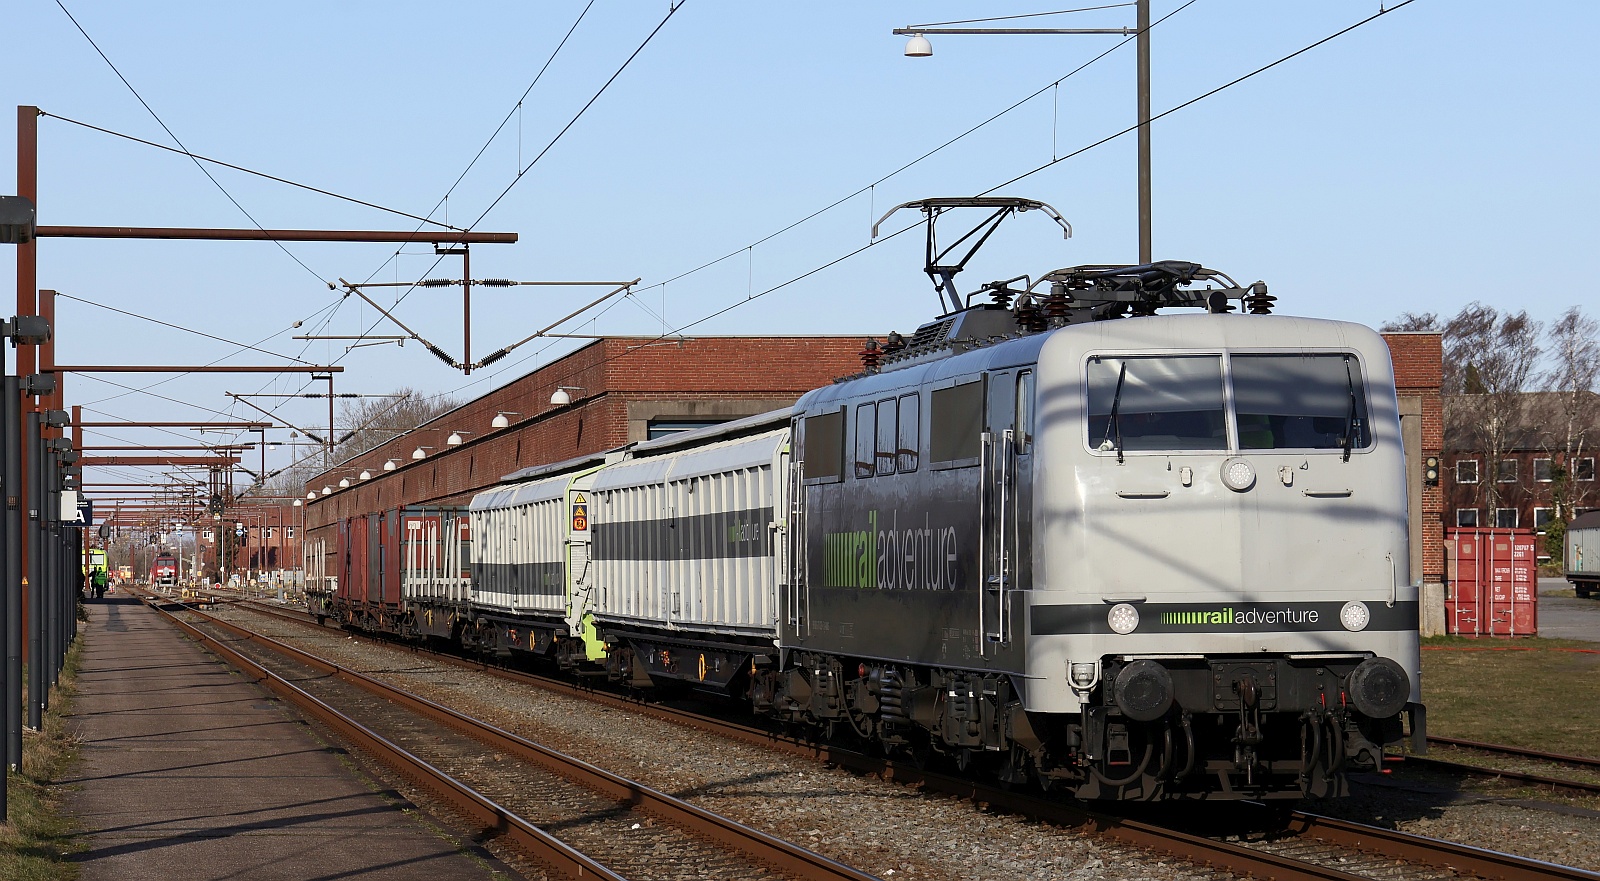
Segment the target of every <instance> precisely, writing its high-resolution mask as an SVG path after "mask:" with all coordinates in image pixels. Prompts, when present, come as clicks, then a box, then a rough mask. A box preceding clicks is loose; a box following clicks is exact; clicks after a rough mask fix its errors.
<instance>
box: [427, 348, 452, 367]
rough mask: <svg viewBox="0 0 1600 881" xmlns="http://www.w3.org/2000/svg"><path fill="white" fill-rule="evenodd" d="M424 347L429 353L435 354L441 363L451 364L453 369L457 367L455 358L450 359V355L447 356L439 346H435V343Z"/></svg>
mask: <svg viewBox="0 0 1600 881" xmlns="http://www.w3.org/2000/svg"><path fill="white" fill-rule="evenodd" d="M423 345H424V346H426V347H427V349H428V351H430V352H432V353H433V356H434V357H435V358H438V359H439V360H440V361H443V362H444V363H446V364H449V365H450V366H451V367H454V366H456V359H454V358H452V357H450V356H449V355H447V354H445V351H444V350H443V349H441V348H439V347H438V346H436V345H434V344H433V343H423Z"/></svg>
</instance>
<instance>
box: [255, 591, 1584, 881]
mask: <svg viewBox="0 0 1600 881" xmlns="http://www.w3.org/2000/svg"><path fill="white" fill-rule="evenodd" d="M224 614H225V615H226V616H228V617H240V618H248V623H249V624H250V625H251V626H252V627H255V628H258V629H260V630H262V631H264V632H266V633H268V634H278V635H280V638H283V639H284V640H285V641H287V642H292V643H294V644H297V645H303V646H304V647H306V648H307V649H308V650H313V651H316V652H318V653H319V654H324V655H325V656H327V657H329V658H330V659H331V660H335V661H338V662H339V663H343V664H346V665H348V666H351V667H353V668H354V669H358V670H362V671H363V672H367V673H370V674H372V675H381V676H382V677H383V678H385V679H386V680H389V681H393V682H395V683H396V684H398V685H401V686H403V687H405V688H407V689H408V690H411V691H413V692H415V693H417V694H420V695H423V696H425V697H428V698H429V699H431V700H434V701H437V702H439V703H442V704H445V705H447V706H450V707H453V708H455V709H457V710H459V711H461V712H464V713H467V714H470V715H473V716H475V717H477V718H480V719H483V720H485V721H488V722H491V723H493V724H495V725H498V726H500V727H502V728H505V729H507V730H510V731H513V732H516V733H517V734H520V735H522V736H523V737H526V738H528V739H529V740H533V741H535V742H538V743H541V744H544V745H546V746H549V747H551V748H554V749H558V750H561V751H562V752H565V753H568V754H569V755H573V756H576V757H578V758H581V759H584V760H585V761H588V762H591V763H593V764H595V765H598V766H600V767H603V768H606V769H607V770H610V771H612V772H613V773H616V774H620V775H622V776H625V777H629V778H632V779H634V780H638V781H640V782H642V783H645V784H646V785H649V786H651V787H654V788H656V789H660V790H662V791H665V792H669V793H671V794H673V795H677V796H679V797H683V798H688V799H689V800H691V801H694V802H695V803H696V804H699V805H701V806H703V807H705V808H707V809H708V810H712V811H715V812H717V813H719V814H722V815H724V816H727V817H730V818H732V819H735V820H738V821H739V822H742V823H745V824H747V825H750V826H753V827H755V828H758V829H761V830H763V831H766V832H768V833H770V834H773V835H777V836H780V837H783V838H786V839H788V840H790V841H793V842H795V843H797V844H801V845H803V846H806V847H809V848H810V849H812V850H815V851H817V852H818V853H821V854H824V855H826V856H829V857H831V858H833V859H835V860H838V861H840V862H844V863H848V864H850V865H853V866H856V867H857V868H860V869H862V870H863V871H866V872H869V873H872V874H875V875H878V876H880V877H882V878H885V879H888V878H896V879H898V878H918V879H974V878H1002V877H1003V878H1008V879H1087V878H1109V879H1135V878H1162V879H1166V878H1172V879H1190V878H1225V877H1231V876H1229V875H1227V874H1225V873H1218V872H1214V871H1212V870H1208V869H1205V868H1204V867H1199V866H1194V865H1192V864H1189V863H1185V862H1181V861H1176V860H1165V859H1162V858H1161V857H1160V856H1158V855H1153V854H1150V853H1148V852H1144V851H1140V850H1137V849H1133V848H1128V847H1124V846H1122V845H1118V844H1115V843H1111V842H1107V841H1104V840H1101V839H1098V838H1096V837H1094V836H1091V835H1086V834H1082V833H1076V832H1073V831H1069V830H1063V829H1059V828H1056V827H1053V826H1049V825H1046V824H1041V823H1035V822H1031V821H1027V820H1023V819H1020V818H1017V817H1014V816H1010V815H1003V814H995V813H990V812H988V811H985V810H983V809H981V808H979V807H977V806H974V805H969V804H966V803H963V802H958V801H955V800H953V799H949V798H946V797H943V796H937V795H924V794H922V793H920V792H918V791H916V790H913V789H908V788H905V787H901V786H897V785H894V784H889V783H884V782H882V781H879V780H876V779H871V778H863V777H858V776H855V775H852V774H850V773H847V772H845V771H841V770H838V769H832V768H826V767H823V766H820V765H817V764H816V763H814V762H811V761H808V760H805V759H802V758H798V757H792V756H787V755H784V754H781V753H778V752H776V751H771V750H764V749H760V748H758V747H753V746H747V745H744V744H738V743H732V742H728V741H724V740H721V739H717V738H709V737H708V736H706V735H704V734H700V733H697V732H693V731H690V730H688V729H685V728H682V727H680V726H677V725H673V724H670V723H667V722H661V721H658V720H655V719H651V718H647V717H644V716H640V715H637V714H634V713H630V712H627V711H620V710H613V709H609V708H603V707H597V706H595V705H594V704H591V703H588V702H586V701H583V700H581V699H577V698H568V697H565V696H562V695H557V694H552V693H548V692H544V691H541V690H539V689H533V688H526V687H522V686H518V685H516V684H513V683H510V682H506V681H504V680H500V679H496V678H495V677H492V676H489V675H487V674H478V673H474V672H472V671H469V670H463V669H460V668H455V667H448V666H445V665H443V664H439V663H436V662H434V661H431V660H430V659H428V658H427V657H426V656H423V655H412V654H409V653H403V652H398V651H396V650H394V649H392V648H390V647H388V646H385V645H382V644H379V643H373V642H370V641H368V640H366V639H362V638H353V637H350V636H349V635H347V634H343V633H339V632H337V631H332V630H329V631H327V632H326V633H325V634H320V635H319V634H314V633H313V632H311V631H309V630H306V629H304V628H301V627H298V626H296V625H293V624H289V623H285V622H276V621H272V620H270V619H266V618H263V617H262V616H259V615H252V614H249V613H247V612H246V613H240V612H238V611H236V610H229V611H227V612H225V613H224ZM1424 788H1426V787H1424ZM1354 790H1355V793H1356V794H1355V795H1354V796H1352V797H1351V798H1350V799H1346V800H1341V801H1336V802H1318V803H1313V804H1309V805H1308V809H1310V810H1313V811H1314V812H1316V813H1322V814H1327V815H1330V816H1338V817H1343V818H1347V819H1351V820H1355V821H1358V822H1372V823H1377V824H1379V825H1384V826H1389V827H1391V828H1397V829H1401V830H1403V831H1406V832H1413V833H1416V834H1421V835H1428V836H1432V837H1436V838H1443V839H1448V840H1451V841H1457V842H1461V843H1465V844H1472V845H1476V846H1479V847H1485V848H1489V849H1495V850H1504V851H1507V852H1510V853H1516V854H1519V855H1523V856H1528V857H1533V858H1536V859H1541V860H1547V861H1550V862H1557V863H1562V864H1565V865H1573V866H1578V867H1581V868H1586V869H1589V870H1591V871H1594V870H1600V845H1597V844H1596V839H1597V836H1600V822H1597V818H1600V814H1597V813H1596V812H1593V811H1590V810H1587V808H1590V807H1593V805H1592V804H1589V803H1585V802H1575V801H1569V800H1559V801H1560V803H1561V804H1562V805H1563V806H1569V807H1576V808H1577V811H1576V812H1575V813H1577V814H1578V815H1577V816H1573V815H1569V814H1563V813H1558V812H1556V811H1552V810H1544V809H1538V808H1531V807H1528V806H1519V805H1511V804H1506V803H1500V802H1488V803H1485V802H1483V801H1473V800H1469V799H1471V798H1481V796H1469V799H1463V798H1461V797H1460V796H1457V795H1455V794H1452V793H1451V792H1450V791H1448V790H1446V789H1443V788H1441V789H1439V790H1438V791H1433V790H1431V789H1430V790H1429V791H1425V792H1420V793H1419V792H1414V791H1407V790H1403V789H1398V788H1394V787H1392V786H1388V785H1361V786H1357V787H1355V788H1354ZM1545 798H1548V799H1550V800H1552V801H1557V799H1555V798H1553V797H1549V796H1545Z"/></svg>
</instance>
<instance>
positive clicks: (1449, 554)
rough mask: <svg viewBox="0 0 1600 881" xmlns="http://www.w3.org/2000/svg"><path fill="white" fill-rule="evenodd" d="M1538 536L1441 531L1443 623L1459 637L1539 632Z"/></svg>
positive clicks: (1516, 532)
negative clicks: (1442, 550)
mask: <svg viewBox="0 0 1600 881" xmlns="http://www.w3.org/2000/svg"><path fill="white" fill-rule="evenodd" d="M1537 543H1538V539H1537V538H1536V537H1535V536H1534V534H1533V531H1532V530H1529V529H1446V530H1445V543H1444V545H1445V581H1446V587H1445V601H1444V617H1445V628H1446V629H1447V630H1449V632H1451V633H1455V634H1459V635H1461V636H1537V635H1538V633H1539V570H1538V544H1537Z"/></svg>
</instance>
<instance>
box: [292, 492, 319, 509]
mask: <svg viewBox="0 0 1600 881" xmlns="http://www.w3.org/2000/svg"><path fill="white" fill-rule="evenodd" d="M313 495H315V493H313ZM304 504H305V502H304V501H302V500H301V499H295V500H294V506H295V507H296V508H298V507H300V506H301V505H304Z"/></svg>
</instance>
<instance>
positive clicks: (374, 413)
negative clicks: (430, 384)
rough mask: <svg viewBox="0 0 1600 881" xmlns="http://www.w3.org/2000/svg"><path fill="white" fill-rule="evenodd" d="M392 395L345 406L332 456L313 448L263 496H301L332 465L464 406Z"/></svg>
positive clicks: (402, 392) (410, 393)
mask: <svg viewBox="0 0 1600 881" xmlns="http://www.w3.org/2000/svg"><path fill="white" fill-rule="evenodd" d="M392 394H393V396H385V397H380V398H356V399H350V400H348V401H347V402H345V403H342V404H341V406H340V409H339V420H338V421H339V423H341V424H342V427H341V429H340V432H341V433H339V434H338V435H337V436H336V437H335V441H336V443H335V445H334V448H333V452H332V455H328V456H325V454H324V453H323V451H322V448H321V447H316V448H313V449H312V450H311V452H310V453H309V454H305V455H302V457H301V458H300V459H299V460H297V461H295V462H293V463H291V464H290V465H289V466H287V467H285V468H283V469H282V470H280V471H279V472H277V474H276V476H275V477H274V478H273V479H272V480H270V481H269V482H268V483H267V485H266V488H265V489H264V490H263V495H278V496H299V495H300V494H302V493H304V492H305V491H306V490H305V487H306V482H307V481H308V480H310V479H311V478H313V477H315V476H316V475H318V474H321V473H322V472H323V471H326V470H327V469H328V466H329V465H331V464H337V463H339V462H345V461H348V460H350V459H353V458H355V457H356V456H359V455H361V454H362V453H365V452H367V451H368V450H370V449H372V448H374V447H377V446H379V445H380V444H382V443H384V442H385V441H387V440H389V439H390V438H393V437H395V436H396V435H399V434H402V433H404V432H407V431H410V430H411V429H413V428H416V427H417V426H419V425H422V424H424V423H426V422H429V421H430V420H433V419H435V418H437V417H439V416H441V415H443V414H445V413H448V412H450V411H451V410H454V409H455V408H457V407H459V406H461V404H460V402H459V401H457V400H455V399H454V398H450V397H446V396H444V395H424V394H423V393H421V392H419V391H417V390H416V389H412V388H399V389H396V390H395V391H394V392H393V393H392ZM302 449H303V448H302Z"/></svg>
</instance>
